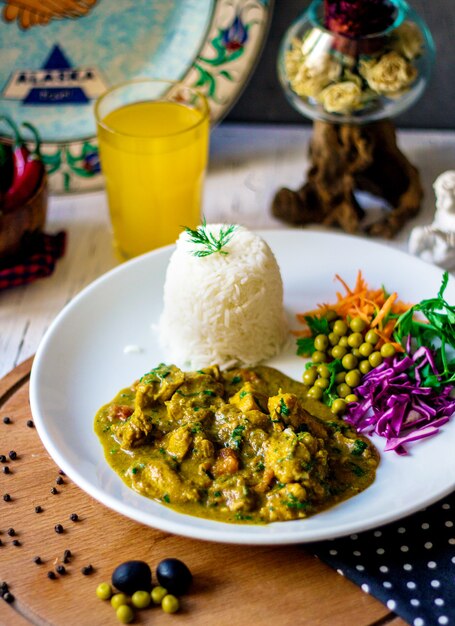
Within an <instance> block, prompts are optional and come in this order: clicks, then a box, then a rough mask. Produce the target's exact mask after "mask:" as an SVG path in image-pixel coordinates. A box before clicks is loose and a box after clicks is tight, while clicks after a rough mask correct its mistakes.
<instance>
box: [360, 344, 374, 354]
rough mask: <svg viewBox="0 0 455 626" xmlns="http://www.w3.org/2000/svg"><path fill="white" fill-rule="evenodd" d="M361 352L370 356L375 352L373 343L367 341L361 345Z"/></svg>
mask: <svg viewBox="0 0 455 626" xmlns="http://www.w3.org/2000/svg"><path fill="white" fill-rule="evenodd" d="M359 352H360V354H361V355H362V356H365V357H369V356H370V354H371V353H372V352H373V344H371V343H367V342H365V343H362V344H361V346H360V347H359Z"/></svg>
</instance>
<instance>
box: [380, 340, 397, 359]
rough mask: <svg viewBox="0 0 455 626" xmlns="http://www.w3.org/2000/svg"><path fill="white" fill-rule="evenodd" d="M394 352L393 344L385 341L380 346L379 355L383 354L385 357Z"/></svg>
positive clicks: (392, 354)
mask: <svg viewBox="0 0 455 626" xmlns="http://www.w3.org/2000/svg"><path fill="white" fill-rule="evenodd" d="M395 352H396V350H395V346H394V345H392V344H391V343H385V344H384V345H383V346H382V347H381V356H383V357H384V358H385V359H386V358H387V357H391V356H394V354H395Z"/></svg>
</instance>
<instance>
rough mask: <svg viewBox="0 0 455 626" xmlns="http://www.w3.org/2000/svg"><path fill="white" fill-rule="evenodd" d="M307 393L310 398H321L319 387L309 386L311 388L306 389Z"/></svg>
mask: <svg viewBox="0 0 455 626" xmlns="http://www.w3.org/2000/svg"><path fill="white" fill-rule="evenodd" d="M308 395H309V396H310V398H314V399H315V400H320V399H321V398H322V389H321V388H320V387H311V389H309V390H308Z"/></svg>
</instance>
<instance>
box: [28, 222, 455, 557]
mask: <svg viewBox="0 0 455 626" xmlns="http://www.w3.org/2000/svg"><path fill="white" fill-rule="evenodd" d="M262 235H263V237H264V238H265V239H266V240H267V241H268V242H269V244H270V246H271V248H272V250H273V251H274V253H275V255H276V258H277V261H278V263H279V265H280V268H281V273H282V276H283V281H284V287H285V296H284V297H285V307H286V311H287V313H288V315H289V321H290V324H292V326H293V327H294V328H295V327H296V324H295V313H296V312H298V311H305V310H308V309H311V308H313V307H314V306H315V305H316V304H317V303H318V302H325V301H330V300H331V299H333V298H334V297H335V290H336V285H335V284H334V281H333V279H334V274H335V272H338V273H340V274H341V275H342V276H343V278H344V279H345V280H347V281H348V283H351V284H352V283H353V282H354V281H355V277H356V274H357V270H358V269H360V268H361V269H362V270H363V273H364V276H365V278H366V280H367V281H368V282H369V284H371V285H378V286H380V285H382V284H384V285H385V286H386V288H387V289H389V290H390V291H391V290H396V291H398V293H399V295H400V297H401V298H402V299H403V300H404V301H408V302H413V301H414V302H416V301H419V300H421V299H422V298H424V297H431V296H432V295H433V294H436V293H437V292H438V289H439V287H440V283H441V277H442V271H441V270H440V269H438V268H436V267H434V266H431V265H428V264H426V263H424V262H423V261H421V260H419V259H416V258H415V257H412V256H409V255H407V254H405V253H403V252H399V251H397V250H394V249H392V248H387V247H385V246H381V245H379V244H375V243H372V242H371V241H368V240H365V239H360V238H354V237H347V236H343V235H332V234H327V233H319V232H311V231H268V232H264V233H262ZM172 249H173V248H172V247H168V248H163V249H160V250H157V251H155V252H152V253H149V254H147V255H144V256H142V257H138V258H136V259H134V260H132V261H129V262H128V263H125V264H124V265H121V266H119V267H118V268H116V269H114V270H112V271H111V272H109V273H108V274H106V275H104V276H102V277H101V278H99V279H98V280H97V281H95V282H94V283H93V284H92V285H90V286H89V287H87V288H86V289H85V290H84V291H82V292H81V293H80V294H79V295H78V296H77V297H76V298H74V300H72V301H71V302H70V304H69V305H67V307H66V308H65V309H64V310H63V311H62V313H61V314H60V315H59V316H58V317H57V318H56V320H55V321H54V322H53V324H52V325H51V327H50V328H49V330H48V332H47V334H46V336H45V338H44V339H43V341H42V343H41V345H40V347H39V349H38V352H37V355H36V357H35V361H34V363H33V368H32V375H31V383H30V401H31V408H32V413H33V417H34V420H35V424H36V427H37V429H38V433H39V435H40V437H41V439H42V441H43V443H44V445H45V446H46V448H47V450H48V451H49V453H50V455H51V456H52V457H53V458H54V459H55V461H56V463H57V464H58V465H59V467H61V468H62V469H63V470H64V471H65V472H66V473H67V474H68V476H70V478H71V479H72V480H74V482H75V483H76V484H78V485H79V486H80V487H81V488H82V489H84V490H85V491H87V492H88V493H89V494H90V495H92V496H93V497H94V498H96V499H97V500H99V501H100V502H102V503H103V504H105V505H106V506H108V507H111V508H112V509H114V510H115V511H118V512H119V513H122V514H123V515H126V516H128V517H130V518H132V519H134V520H136V521H138V522H141V523H143V524H148V525H149V526H153V527H155V528H159V529H161V530H163V531H166V532H171V533H176V534H181V535H185V536H188V537H194V538H198V539H207V540H212V541H221V542H231V543H239V544H240V543H245V544H270V545H272V544H285V543H300V542H309V541H316V540H321V539H330V538H334V537H337V536H341V535H345V534H349V533H355V532H360V531H362V530H367V529H369V528H372V527H375V526H379V525H381V524H386V523H387V522H391V521H393V520H396V519H399V518H401V517H404V516H405V515H407V514H409V513H412V512H414V511H416V510H418V509H419V508H422V507H424V506H426V505H427V504H430V503H431V502H434V501H435V500H437V499H438V498H441V497H443V496H444V495H446V494H447V493H449V492H451V491H452V490H453V488H454V485H455V454H454V453H453V450H454V449H455V419H452V421H450V422H448V423H447V424H446V425H444V427H443V428H442V429H441V431H440V432H439V434H437V435H436V436H434V437H430V438H428V439H426V440H423V441H420V442H417V443H415V444H413V445H412V444H411V445H409V454H408V455H407V456H404V457H401V456H398V455H397V454H396V453H394V452H384V443H385V442H384V440H383V439H379V438H378V437H375V438H374V439H373V441H374V443H375V445H376V446H377V448H378V450H379V451H380V454H381V462H380V465H379V468H378V471H377V477H376V480H375V482H374V483H373V484H372V485H371V487H369V488H368V489H366V490H365V491H363V492H362V493H360V494H359V495H357V496H355V497H353V498H351V499H350V500H346V501H345V502H342V503H340V504H338V505H337V506H335V507H333V508H331V509H329V510H327V511H324V512H322V513H319V514H317V515H315V516H314V517H310V518H308V519H306V520H299V521H289V522H278V523H273V524H268V525H242V524H227V523H223V522H216V521H212V520H207V519H202V518H198V517H192V516H190V515H184V514H181V513H177V512H175V511H173V510H172V509H170V508H168V507H166V506H164V505H162V504H159V503H158V502H155V501H154V500H151V499H149V498H146V497H144V496H141V495H139V494H137V493H136V492H134V491H133V490H132V489H130V488H129V487H127V485H126V484H125V483H124V482H123V481H122V480H121V479H120V477H119V476H118V475H117V474H116V473H115V472H114V471H113V470H112V469H111V468H110V467H109V465H108V464H107V462H106V460H105V458H104V455H103V450H102V447H101V444H100V442H99V441H98V438H97V436H96V435H95V433H94V430H93V425H94V417H95V413H96V411H97V410H98V409H99V408H100V407H101V406H102V405H103V404H105V403H106V402H108V401H110V400H111V399H112V398H113V397H114V396H115V394H116V393H117V391H118V390H120V389H121V388H123V387H126V386H127V385H129V384H130V383H132V382H133V381H134V380H136V379H137V378H139V377H140V376H141V375H142V374H144V372H148V371H149V370H150V368H152V367H155V366H156V365H157V364H158V363H160V362H161V361H164V362H166V361H167V358H166V354H165V353H163V351H162V349H160V347H159V344H158V337H157V333H156V330H154V324H156V323H157V322H158V319H159V315H160V313H161V310H162V306H163V300H162V293H163V285H164V278H165V271H166V268H167V265H168V261H169V257H170V255H171V252H172ZM446 298H447V300H448V301H449V302H453V301H455V279H453V278H451V280H450V282H449V285H448V288H447V291H446ZM131 344H133V345H134V344H135V345H136V346H139V347H141V348H142V351H141V352H139V353H134V354H132V353H130V354H124V348H125V346H127V345H131ZM268 364H269V365H271V366H274V367H276V368H277V369H279V370H281V371H282V372H284V373H286V374H288V375H290V376H292V377H294V378H296V379H297V380H299V379H301V376H302V372H303V370H304V361H303V359H301V358H300V357H297V356H296V355H295V347H294V346H292V345H291V346H290V347H289V349H288V350H287V351H284V352H283V354H281V355H280V356H279V357H277V358H275V359H273V360H271V361H269V363H268ZM441 459H442V460H443V462H441Z"/></svg>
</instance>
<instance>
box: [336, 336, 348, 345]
mask: <svg viewBox="0 0 455 626" xmlns="http://www.w3.org/2000/svg"><path fill="white" fill-rule="evenodd" d="M338 345H339V346H343V348H348V347H349V344H348V338H347V337H346V335H344V336H343V337H340V341H339V342H338Z"/></svg>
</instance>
